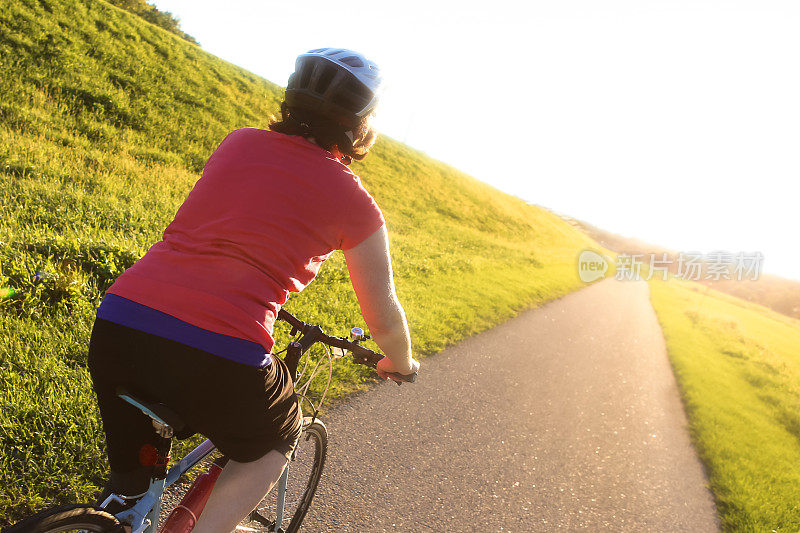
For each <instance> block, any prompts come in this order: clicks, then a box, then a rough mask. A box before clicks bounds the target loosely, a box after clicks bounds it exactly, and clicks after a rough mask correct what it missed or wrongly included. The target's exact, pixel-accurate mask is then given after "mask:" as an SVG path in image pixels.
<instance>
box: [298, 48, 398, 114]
mask: <svg viewBox="0 0 800 533" xmlns="http://www.w3.org/2000/svg"><path fill="white" fill-rule="evenodd" d="M381 82H382V79H381V75H380V70H379V69H378V66H377V65H376V64H375V63H373V62H372V61H369V60H368V59H367V58H365V57H364V56H362V55H361V54H359V53H357V52H353V51H352V50H346V49H344V48H316V49H314V50H310V51H308V52H306V53H305V54H301V55H300V56H298V58H297V62H296V64H295V72H294V73H293V74H292V75H291V76H290V77H289V83H288V84H287V87H286V105H288V106H289V107H290V108H295V109H304V110H308V111H312V112H315V113H318V114H320V115H322V116H325V117H327V118H330V119H332V120H335V121H336V122H338V123H339V124H342V125H343V126H347V127H351V128H352V127H355V125H357V124H358V122H359V121H360V120H361V119H362V118H363V117H365V116H366V115H368V114H369V113H370V112H372V110H373V109H375V106H376V105H377V103H378V94H379V92H380V88H381Z"/></svg>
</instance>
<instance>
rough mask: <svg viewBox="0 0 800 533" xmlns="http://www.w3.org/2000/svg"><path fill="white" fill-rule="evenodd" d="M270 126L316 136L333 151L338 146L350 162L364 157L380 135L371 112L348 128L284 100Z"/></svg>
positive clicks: (347, 161)
mask: <svg viewBox="0 0 800 533" xmlns="http://www.w3.org/2000/svg"><path fill="white" fill-rule="evenodd" d="M269 129H271V130H272V131H276V132H278V133H284V134H286V135H299V136H301V137H305V138H309V137H313V139H314V141H315V142H316V143H317V144H318V145H320V146H321V147H322V148H324V149H326V150H329V151H330V150H331V149H333V148H334V147H335V148H336V149H338V150H339V152H341V153H342V155H343V156H344V158H345V163H346V164H350V161H351V160H352V159H356V160H359V161H360V160H362V159H364V158H365V157H366V156H367V153H369V149H370V148H371V147H372V145H373V144H375V140H376V139H377V135H376V133H375V130H374V129H373V128H372V125H371V123H370V116H369V115H368V116H366V117H364V118H362V119H361V120H360V121H359V122H358V124H356V126H355V127H354V128H350V129H348V128H347V126H343V125H341V124H339V123H338V122H337V121H335V120H333V119H330V118H328V117H325V116H322V115H320V114H317V113H314V112H313V111H308V110H305V109H295V108H290V107H289V106H287V105H286V102H283V103H282V104H281V120H277V119H275V117H272V120H270V123H269ZM348 131H350V132H352V136H353V139H354V140H355V143H354V142H353V141H351V140H350V137H348V136H347V132H348Z"/></svg>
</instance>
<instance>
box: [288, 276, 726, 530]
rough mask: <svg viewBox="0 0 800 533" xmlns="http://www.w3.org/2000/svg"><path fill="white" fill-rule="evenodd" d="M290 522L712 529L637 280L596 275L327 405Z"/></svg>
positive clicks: (701, 478) (657, 333)
mask: <svg viewBox="0 0 800 533" xmlns="http://www.w3.org/2000/svg"><path fill="white" fill-rule="evenodd" d="M324 420H325V423H326V424H327V426H328V430H329V433H330V442H329V445H330V447H329V451H328V462H327V465H326V469H325V472H324V474H323V477H322V480H321V482H320V486H319V489H318V491H317V495H316V497H315V500H314V503H313V504H312V506H311V509H310V510H309V513H308V516H307V518H306V521H305V522H304V527H303V528H302V530H303V531H309V532H317V531H319V532H323V531H324V532H328V531H344V532H350V531H352V532H356V531H357V532H373V531H375V532H381V531H435V532H458V531H489V532H497V531H522V532H528V531H553V530H590V531H597V530H603V531H606V530H608V531H620V530H626V531H681V532H683V531H717V530H718V529H719V523H718V520H717V517H716V509H715V506H714V502H713V499H712V497H711V494H710V493H709V491H708V489H707V488H706V484H707V480H706V477H705V474H704V472H703V468H702V465H701V463H700V462H699V460H698V459H697V456H696V453H695V451H694V450H693V448H692V446H691V444H690V441H689V436H688V432H687V422H686V416H685V414H684V411H683V408H682V406H681V402H680V399H679V395H678V390H677V387H676V384H675V379H674V377H673V375H672V372H671V370H670V367H669V362H668V360H667V356H666V351H665V346H664V340H663V336H662V333H661V329H660V327H659V325H658V322H657V321H656V317H655V314H654V312H653V309H652V307H651V305H650V302H649V293H648V287H647V284H646V283H645V282H620V281H614V280H606V281H603V282H600V283H597V284H594V285H591V286H589V287H587V288H584V289H582V290H580V291H578V292H575V293H573V294H570V295H568V296H566V297H564V298H561V299H559V300H556V301H553V302H550V303H548V304H547V305H545V306H543V307H541V308H539V309H535V310H532V311H528V312H526V313H523V314H522V315H520V316H518V317H517V318H515V319H513V320H510V321H508V322H506V323H504V324H502V325H500V326H498V327H496V328H494V329H492V330H490V331H487V332H485V333H482V334H480V335H477V336H475V337H472V338H470V339H467V340H466V341H464V342H462V343H460V344H458V345H456V346H454V347H452V348H449V349H447V350H445V351H443V352H442V353H440V354H438V355H436V356H433V357H429V358H427V359H425V360H424V361H423V362H422V370H421V373H420V378H419V380H418V382H417V383H416V384H414V385H404V386H402V387H397V386H396V385H394V384H390V383H386V384H381V385H379V386H377V387H375V388H374V389H372V390H370V391H368V392H365V393H361V394H357V395H355V396H354V397H352V398H350V399H348V400H346V401H344V402H342V403H341V404H339V405H338V406H337V407H336V408H335V409H333V410H332V411H331V412H329V413H328V414H327V416H326V417H325V418H324Z"/></svg>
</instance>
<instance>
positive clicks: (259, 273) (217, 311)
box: [108, 128, 384, 353]
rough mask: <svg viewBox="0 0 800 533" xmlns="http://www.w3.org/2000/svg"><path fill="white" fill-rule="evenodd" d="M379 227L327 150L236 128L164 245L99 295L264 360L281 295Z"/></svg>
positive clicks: (378, 218) (361, 192) (361, 193)
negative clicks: (234, 341)
mask: <svg viewBox="0 0 800 533" xmlns="http://www.w3.org/2000/svg"><path fill="white" fill-rule="evenodd" d="M383 224H384V220H383V215H382V214H381V211H380V208H379V207H378V205H377V204H376V203H375V200H373V198H372V196H370V194H369V193H368V192H367V191H366V189H364V187H363V186H362V185H361V181H360V180H359V178H358V176H356V175H355V174H353V172H352V171H351V170H350V169H349V168H348V167H347V166H345V165H344V164H342V163H341V162H340V161H339V160H338V159H336V158H335V157H334V156H333V155H331V154H330V153H329V152H328V151H326V150H324V149H322V148H320V147H319V146H317V145H315V144H314V143H312V142H310V141H308V140H306V139H303V138H302V137H297V136H292V135H283V134H280V133H276V132H272V131H265V130H260V129H256V128H244V129H239V130H236V131H233V132H232V133H230V134H229V135H228V136H227V137H226V138H225V140H223V141H222V143H221V144H220V145H219V147H218V148H217V149H216V151H215V152H214V153H213V154H212V155H211V157H210V158H209V160H208V162H207V163H206V166H205V169H204V170H203V176H202V177H201V178H200V180H198V182H197V183H196V184H195V186H194V188H193V189H192V191H191V193H190V194H189V196H188V197H187V198H186V201H184V203H183V205H181V207H180V209H179V210H178V213H177V214H176V215H175V219H174V220H173V221H172V223H171V224H170V225H169V226H168V227H167V229H166V230H165V231H164V236H163V239H162V240H161V241H159V242H157V243H156V244H154V245H153V246H152V247H151V248H150V250H149V251H148V252H147V254H145V256H144V257H142V258H141V259H140V260H139V261H138V262H137V263H136V264H135V265H133V266H132V267H131V268H129V269H128V270H127V271H125V273H124V274H122V276H120V277H119V278H118V279H117V281H116V282H115V283H114V284H113V285H112V286H111V288H109V290H108V293H109V294H115V295H117V296H122V297H124V298H127V299H129V300H132V301H134V302H137V303H139V304H142V305H145V306H147V307H150V308H152V309H156V310H158V311H161V312H163V313H167V314H169V315H172V316H173V317H176V318H178V319H180V320H182V321H184V322H187V323H189V324H192V325H194V326H197V327H200V328H203V329H206V330H208V331H211V332H215V333H220V334H223V335H229V336H232V337H237V338H240V339H245V340H249V341H253V342H256V343H258V344H260V345H261V346H263V347H264V349H265V350H266V351H267V353H269V352H270V351H271V350H272V346H273V344H274V340H273V337H272V328H273V324H274V322H275V317H276V316H277V314H278V311H279V309H280V306H281V305H282V304H283V303H285V302H286V300H287V298H288V297H289V293H290V292H300V291H301V290H303V288H305V287H306V286H307V285H308V284H309V283H311V281H312V280H313V279H314V277H315V276H316V275H317V272H318V271H319V268H320V265H322V263H323V262H324V261H325V260H326V259H327V258H328V256H329V255H330V254H331V253H332V252H333V251H334V250H337V249H342V250H346V249H348V248H351V247H353V246H355V245H357V244H359V243H360V242H362V241H363V240H364V239H366V238H367V237H369V236H370V235H372V234H373V233H374V232H375V231H376V230H378V229H379V228H380V227H381V226H382V225H383Z"/></svg>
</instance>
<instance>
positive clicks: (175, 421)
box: [116, 387, 186, 433]
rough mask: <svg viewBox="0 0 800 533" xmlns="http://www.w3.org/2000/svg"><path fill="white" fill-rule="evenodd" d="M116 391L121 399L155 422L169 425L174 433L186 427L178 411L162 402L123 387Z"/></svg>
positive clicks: (180, 431)
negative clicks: (144, 397)
mask: <svg viewBox="0 0 800 533" xmlns="http://www.w3.org/2000/svg"><path fill="white" fill-rule="evenodd" d="M116 392H117V396H119V397H120V398H121V399H123V400H125V401H126V402H128V403H129V404H131V405H133V406H134V407H136V408H137V409H139V410H140V411H142V412H143V413H144V414H146V415H147V416H149V417H150V418H152V419H153V420H155V421H156V422H158V423H160V424H164V425H166V426H170V427H171V428H172V429H173V431H175V433H182V432H183V431H184V430H185V429H186V424H185V423H184V422H183V420H181V417H180V416H179V415H178V413H176V412H175V411H173V410H172V409H170V408H169V407H167V406H166V405H164V404H163V403H158V402H151V401H147V400H145V399H143V398H142V397H140V396H135V395H133V394H131V393H130V392H129V391H128V390H127V389H125V388H123V387H117V390H116Z"/></svg>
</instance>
